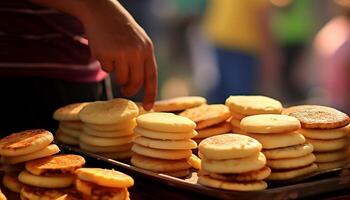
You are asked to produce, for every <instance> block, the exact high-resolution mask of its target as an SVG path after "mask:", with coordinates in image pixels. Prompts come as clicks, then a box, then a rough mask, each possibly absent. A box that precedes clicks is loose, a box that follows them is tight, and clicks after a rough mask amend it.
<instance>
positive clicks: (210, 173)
mask: <svg viewBox="0 0 350 200" xmlns="http://www.w3.org/2000/svg"><path fill="white" fill-rule="evenodd" d="M261 148H262V146H261V144H260V143H259V142H258V141H257V140H255V139H253V138H251V137H248V136H245V135H239V134H223V135H217V136H213V137H209V138H207V139H204V140H203V141H202V142H201V143H200V144H199V154H200V157H201V158H202V168H201V170H200V172H199V177H198V183H199V184H201V185H205V186H209V187H213V188H220V189H226V190H237V191H254V190H263V189H265V188H267V183H266V182H265V181H264V179H266V178H267V177H268V176H269V175H270V172H271V170H270V168H268V167H266V166H265V165H266V158H265V156H264V154H263V153H261V152H260V151H261Z"/></svg>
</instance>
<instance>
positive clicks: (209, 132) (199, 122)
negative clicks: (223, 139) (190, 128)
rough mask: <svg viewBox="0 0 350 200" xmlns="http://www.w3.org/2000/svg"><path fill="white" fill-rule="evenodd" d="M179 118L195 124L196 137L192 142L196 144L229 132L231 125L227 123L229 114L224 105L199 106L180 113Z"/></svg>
mask: <svg viewBox="0 0 350 200" xmlns="http://www.w3.org/2000/svg"><path fill="white" fill-rule="evenodd" d="M180 116H183V117H187V118H189V119H191V120H192V121H194V122H195V123H196V131H197V132H198V135H197V136H195V137H194V140H195V141H196V142H197V143H199V142H200V141H202V140H203V139H205V138H207V137H210V136H214V135H220V134H224V133H229V132H231V125H230V123H229V122H227V119H228V118H230V116H231V114H230V110H229V109H228V107H227V106H225V105H221V104H213V105H201V106H198V107H195V108H190V109H187V110H185V111H184V112H182V113H180Z"/></svg>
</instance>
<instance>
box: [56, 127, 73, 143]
mask: <svg viewBox="0 0 350 200" xmlns="http://www.w3.org/2000/svg"><path fill="white" fill-rule="evenodd" d="M55 140H56V141H59V142H62V143H64V144H68V145H79V138H74V137H71V136H69V135H66V134H64V133H63V132H62V131H61V130H59V129H58V130H57V131H56V134H55Z"/></svg>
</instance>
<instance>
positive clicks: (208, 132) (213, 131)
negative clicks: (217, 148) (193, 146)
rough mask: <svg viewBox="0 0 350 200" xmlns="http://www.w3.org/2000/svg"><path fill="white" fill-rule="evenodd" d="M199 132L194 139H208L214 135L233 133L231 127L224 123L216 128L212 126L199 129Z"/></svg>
mask: <svg viewBox="0 0 350 200" xmlns="http://www.w3.org/2000/svg"><path fill="white" fill-rule="evenodd" d="M197 132H198V135H196V136H195V137H194V138H207V137H211V136H214V135H220V134H224V133H229V132H231V125H230V123H228V122H222V123H220V124H216V125H214V126H210V127H207V128H204V129H199V130H197Z"/></svg>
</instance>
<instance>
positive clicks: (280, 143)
mask: <svg viewBox="0 0 350 200" xmlns="http://www.w3.org/2000/svg"><path fill="white" fill-rule="evenodd" d="M247 135H248V136H250V137H252V138H254V139H256V140H258V141H259V142H260V143H261V144H262V147H263V149H275V148H281V147H289V146H294V145H299V144H304V143H305V141H306V140H305V137H304V136H303V135H302V134H300V133H296V132H292V133H274V134H273V135H269V134H253V133H249V134H248V133H247Z"/></svg>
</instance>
